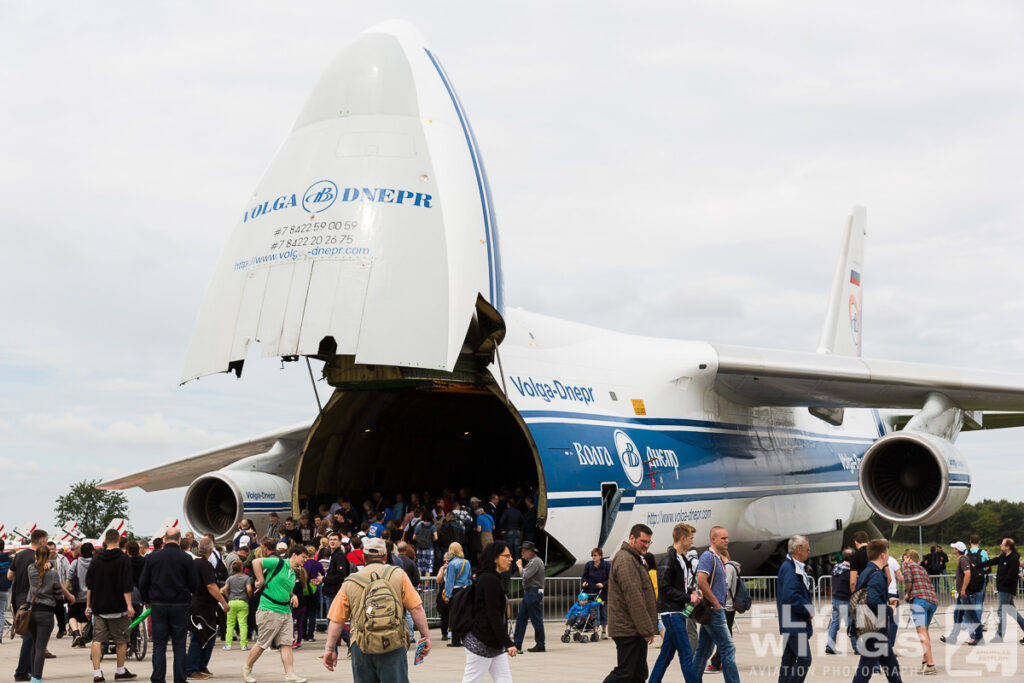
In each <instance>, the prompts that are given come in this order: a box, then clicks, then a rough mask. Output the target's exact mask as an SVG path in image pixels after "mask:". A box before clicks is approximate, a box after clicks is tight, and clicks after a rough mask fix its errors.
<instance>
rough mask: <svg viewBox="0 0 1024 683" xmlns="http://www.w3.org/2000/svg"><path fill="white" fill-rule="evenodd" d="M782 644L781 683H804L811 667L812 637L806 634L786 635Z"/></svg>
mask: <svg viewBox="0 0 1024 683" xmlns="http://www.w3.org/2000/svg"><path fill="white" fill-rule="evenodd" d="M782 642H783V648H782V662H781V663H780V665H779V683H803V681H804V679H805V678H807V669H808V668H810V666H811V636H810V635H809V634H808V633H806V632H804V633H784V634H782Z"/></svg>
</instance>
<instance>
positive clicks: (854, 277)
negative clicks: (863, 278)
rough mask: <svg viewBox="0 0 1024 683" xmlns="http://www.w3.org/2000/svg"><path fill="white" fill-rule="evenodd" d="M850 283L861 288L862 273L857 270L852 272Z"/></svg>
mask: <svg viewBox="0 0 1024 683" xmlns="http://www.w3.org/2000/svg"><path fill="white" fill-rule="evenodd" d="M850 282H852V283H853V284H855V285H857V286H858V287H860V273H858V272H857V271H856V270H851V271H850Z"/></svg>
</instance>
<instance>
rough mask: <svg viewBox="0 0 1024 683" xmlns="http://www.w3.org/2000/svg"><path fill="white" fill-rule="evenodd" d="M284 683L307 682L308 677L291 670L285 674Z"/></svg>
mask: <svg viewBox="0 0 1024 683" xmlns="http://www.w3.org/2000/svg"><path fill="white" fill-rule="evenodd" d="M284 683H306V679H305V678H303V677H302V676H300V675H299V674H297V673H295V672H294V671H289V672H288V673H286V674H285V675H284Z"/></svg>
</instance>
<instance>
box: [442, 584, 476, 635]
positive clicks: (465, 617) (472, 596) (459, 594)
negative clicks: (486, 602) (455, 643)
mask: <svg viewBox="0 0 1024 683" xmlns="http://www.w3.org/2000/svg"><path fill="white" fill-rule="evenodd" d="M475 600H476V583H471V584H469V585H468V586H466V587H465V588H463V589H462V590H459V591H455V595H453V596H452V599H451V601H450V602H449V603H448V630H449V631H451V634H452V636H453V637H455V638H459V639H461V638H463V637H464V636H465V635H466V634H467V633H469V629H471V628H472V627H473V617H474V616H475V614H474V612H473V605H474V602H475Z"/></svg>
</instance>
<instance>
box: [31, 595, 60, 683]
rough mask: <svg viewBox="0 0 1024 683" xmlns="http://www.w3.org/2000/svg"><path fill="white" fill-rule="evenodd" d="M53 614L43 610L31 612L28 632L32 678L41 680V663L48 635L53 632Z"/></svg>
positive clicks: (44, 658) (43, 659)
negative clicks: (30, 638)
mask: <svg viewBox="0 0 1024 683" xmlns="http://www.w3.org/2000/svg"><path fill="white" fill-rule="evenodd" d="M53 619H54V615H53V612H45V611H43V610H39V609H34V610H32V615H31V620H30V621H29V627H28V630H29V632H30V633H31V634H32V666H31V671H30V673H31V675H32V678H39V679H42V677H43V663H44V662H45V661H46V644H47V643H48V642H50V633H52V632H53Z"/></svg>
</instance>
